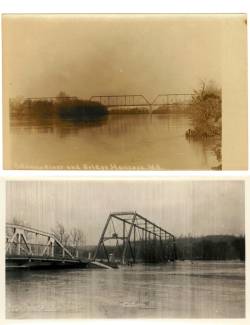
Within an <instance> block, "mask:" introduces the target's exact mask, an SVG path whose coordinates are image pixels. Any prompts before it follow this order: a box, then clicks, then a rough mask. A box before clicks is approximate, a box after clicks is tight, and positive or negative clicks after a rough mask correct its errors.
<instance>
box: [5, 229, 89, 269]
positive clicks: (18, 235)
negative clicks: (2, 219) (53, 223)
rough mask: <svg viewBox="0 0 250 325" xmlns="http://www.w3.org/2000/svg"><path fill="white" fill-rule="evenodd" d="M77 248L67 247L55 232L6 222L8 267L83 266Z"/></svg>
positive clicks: (85, 262) (84, 263)
mask: <svg viewBox="0 0 250 325" xmlns="http://www.w3.org/2000/svg"><path fill="white" fill-rule="evenodd" d="M86 264H87V261H83V260H80V259H79V258H78V257H77V251H76V249H75V248H73V247H71V248H66V247H65V246H64V245H63V244H62V243H61V242H60V241H59V240H58V239H57V238H56V236H55V235H54V234H51V233H47V232H43V231H40V230H37V229H34V228H30V227H26V226H22V225H16V224H9V223H7V224H6V265H7V266H8V267H12V268H15V267H19V268H20V267H23V268H26V267H48V266H50V267H82V266H84V265H86Z"/></svg>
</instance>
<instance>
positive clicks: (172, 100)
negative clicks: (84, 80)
mask: <svg viewBox="0 0 250 325" xmlns="http://www.w3.org/2000/svg"><path fill="white" fill-rule="evenodd" d="M193 96H194V94H162V95H157V96H156V97H155V98H154V100H153V101H151V102H150V101H149V100H148V99H147V98H146V97H145V96H144V95H109V96H108V95H104V96H100V95H97V96H91V97H90V100H91V101H95V102H98V103H101V104H103V105H105V106H107V107H130V106H133V107H145V106H147V107H149V108H153V107H155V106H162V105H164V106H174V105H185V106H187V105H190V102H191V100H192V98H193Z"/></svg>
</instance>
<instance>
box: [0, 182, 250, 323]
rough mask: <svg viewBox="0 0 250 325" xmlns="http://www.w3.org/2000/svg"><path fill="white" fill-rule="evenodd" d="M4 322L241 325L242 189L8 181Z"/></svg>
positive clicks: (190, 184)
mask: <svg viewBox="0 0 250 325" xmlns="http://www.w3.org/2000/svg"><path fill="white" fill-rule="evenodd" d="M5 205H6V245H5V259H6V263H5V267H6V284H5V288H6V318H7V319H62V318H63V319H73V318H78V319H79V318H80V319H118V318H124V319H131V318H133V319H134V318H136V319H137V318H140V319H149V318H150V319H164V318H165V319H167V318H168V319H170V318H179V319H180V318H181V319H184V318H185V319H195V318H196V319H201V318H202V319H224V318H226V319H236V318H237V319H239V318H245V181H244V180H230V179H227V180H216V179H213V180H208V179H201V180H192V179H188V180H167V179H148V180H146V179H140V180H139V179H135V178H133V179H129V180H128V179H127V180H126V179H117V180H115V181H114V180H112V179H105V180H97V179H89V180H86V179H85V180H83V179H81V180H72V179H71V180H69V179H68V180H48V179H47V180H38V179H37V180H7V181H6V204H5Z"/></svg>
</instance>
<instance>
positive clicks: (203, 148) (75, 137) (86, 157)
mask: <svg viewBox="0 0 250 325" xmlns="http://www.w3.org/2000/svg"><path fill="white" fill-rule="evenodd" d="M191 124H192V123H191V119H190V116H189V115H185V114H161V115H158V114H153V115H149V114H136V115H108V117H107V118H105V119H104V120H102V121H99V122H92V123H88V124H86V123H85V124H81V123H76V122H73V121H70V120H68V121H61V122H59V121H58V120H57V121H55V120H54V121H53V120H52V119H43V120H36V121H34V120H29V119H26V120H25V119H23V118H22V120H12V123H11V128H10V143H9V144H10V163H9V165H8V167H9V168H12V169H104V168H105V169H155V170H157V169H164V170H206V169H211V168H212V167H215V166H218V165H219V163H218V161H217V159H216V156H215V154H214V151H213V148H214V146H215V143H214V139H213V140H211V139H208V140H206V141H203V142H201V141H190V140H188V139H186V137H185V132H186V130H187V129H188V128H190V127H191Z"/></svg>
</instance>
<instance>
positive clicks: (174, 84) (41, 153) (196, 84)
mask: <svg viewBox="0 0 250 325" xmlns="http://www.w3.org/2000/svg"><path fill="white" fill-rule="evenodd" d="M246 22H247V18H246V15H244V14H228V15H227V14H219V15H218V14H147V15H146V14H99V15H97V14H75V15H74V14H68V15H63V14H57V15H56V14H50V15H46V14H27V15H25V14H24V15H14V14H10V15H8V14H7V15H3V17H2V23H3V24H2V25H3V85H4V91H3V95H4V168H5V169H17V170H27V169H28V170H29V169H35V170H40V169H45V170H46V169H48V170H56V169H59V170H223V169H225V170H227V169H231V170H235V169H238V170H239V169H247V92H246V89H247V88H246V85H247V82H246V75H247V57H246V53H247V46H246ZM236 128H238V129H239V130H241V132H238V131H237V130H236Z"/></svg>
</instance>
